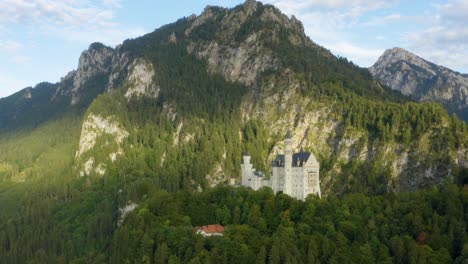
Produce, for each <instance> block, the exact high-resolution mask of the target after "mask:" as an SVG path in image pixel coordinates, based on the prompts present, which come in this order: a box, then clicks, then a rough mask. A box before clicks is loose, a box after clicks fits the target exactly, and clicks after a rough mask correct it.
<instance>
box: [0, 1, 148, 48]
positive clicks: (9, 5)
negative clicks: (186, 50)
mask: <svg viewBox="0 0 468 264" xmlns="http://www.w3.org/2000/svg"><path fill="white" fill-rule="evenodd" d="M119 8H121V1H120V0H103V1H90V0H80V1H76V0H35V1H30V0H3V1H1V2H0V23H2V24H10V25H19V26H23V27H29V28H30V30H31V31H33V32H36V33H37V32H38V31H39V32H40V33H42V34H44V35H49V36H55V37H60V38H63V39H66V40H70V41H79V42H82V43H90V42H94V41H98V40H99V41H102V42H104V43H106V44H110V45H116V44H118V43H120V42H121V41H122V40H123V39H124V38H127V37H134V36H135V34H142V33H143V32H144V30H143V29H142V28H129V27H125V26H122V25H120V24H119V23H117V22H116V20H115V13H116V11H117V10H118V9H119Z"/></svg>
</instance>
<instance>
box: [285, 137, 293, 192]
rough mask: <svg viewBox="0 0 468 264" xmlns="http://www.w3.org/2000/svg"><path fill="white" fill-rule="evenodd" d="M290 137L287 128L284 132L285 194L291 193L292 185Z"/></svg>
mask: <svg viewBox="0 0 468 264" xmlns="http://www.w3.org/2000/svg"><path fill="white" fill-rule="evenodd" d="M292 156H293V150H292V138H291V131H289V130H288V133H286V138H285V139H284V190H283V192H284V193H285V194H288V195H289V196H294V195H293V192H292V190H293V186H292V182H293V181H292V165H293V164H292V161H293V159H292Z"/></svg>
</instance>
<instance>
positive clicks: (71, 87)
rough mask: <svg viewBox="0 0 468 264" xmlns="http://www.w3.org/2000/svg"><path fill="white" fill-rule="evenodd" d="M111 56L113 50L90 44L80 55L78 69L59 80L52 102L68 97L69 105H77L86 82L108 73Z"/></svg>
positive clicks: (97, 44) (99, 44)
mask: <svg viewBox="0 0 468 264" xmlns="http://www.w3.org/2000/svg"><path fill="white" fill-rule="evenodd" d="M113 56H114V49H113V48H111V47H108V46H105V45H104V44H102V43H97V42H96V43H92V44H91V45H90V46H89V48H88V49H87V50H85V51H83V52H82V53H81V55H80V58H79V60H78V68H77V69H76V70H73V71H70V72H69V73H68V74H67V75H66V76H65V77H63V78H62V79H61V80H60V83H59V86H58V88H57V91H56V93H55V95H54V97H53V98H52V100H61V98H63V97H70V98H71V99H70V100H71V101H70V104H71V105H76V104H78V103H79V102H80V100H81V90H82V89H83V87H84V84H85V83H86V82H87V81H89V80H91V79H92V78H95V77H97V76H99V75H105V74H109V73H110V71H111V69H112V58H113Z"/></svg>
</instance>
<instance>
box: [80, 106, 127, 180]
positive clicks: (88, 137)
mask: <svg viewBox="0 0 468 264" xmlns="http://www.w3.org/2000/svg"><path fill="white" fill-rule="evenodd" d="M128 135H129V133H128V132H127V131H126V130H125V129H124V128H123V127H122V126H121V125H120V124H119V123H118V122H117V121H116V120H115V119H114V118H113V117H107V118H104V117H102V116H100V115H95V114H93V113H91V114H89V115H88V117H87V118H86V119H85V121H84V122H83V125H82V129H81V135H80V143H79V146H78V150H77V152H76V159H77V160H78V161H79V160H80V159H81V160H86V161H85V162H84V164H83V165H82V169H81V171H80V175H81V176H85V175H90V174H91V173H92V171H93V170H94V172H96V174H97V175H101V176H102V175H104V174H105V172H106V165H105V164H104V163H102V162H109V161H110V162H114V161H115V160H116V159H117V157H118V156H120V155H122V154H123V150H122V141H123V140H124V139H125V138H126V137H128ZM98 140H101V142H103V143H101V145H99V146H98V148H99V149H100V150H104V149H105V150H106V151H107V152H111V153H110V154H109V156H105V157H96V158H95V157H94V155H93V154H92V153H91V154H90V153H89V152H90V151H91V150H92V149H93V148H94V147H95V145H96V143H97V142H98ZM98 159H99V160H98ZM96 160H98V161H100V162H101V163H99V165H98V166H97V167H94V164H95V161H96Z"/></svg>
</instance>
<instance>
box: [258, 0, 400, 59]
mask: <svg viewBox="0 0 468 264" xmlns="http://www.w3.org/2000/svg"><path fill="white" fill-rule="evenodd" d="M265 2H266V3H269V4H273V5H274V6H276V7H277V8H279V9H280V10H281V11H282V12H284V13H285V14H287V15H294V16H296V17H297V18H298V19H299V20H301V21H302V23H303V24H304V29H305V32H306V34H307V35H308V36H309V37H310V38H311V39H312V40H313V41H314V42H316V43H318V44H319V45H323V46H324V47H325V48H327V49H330V50H331V51H332V52H333V53H334V54H337V55H340V56H345V57H347V58H348V59H350V60H352V61H353V62H355V63H357V64H358V65H361V66H370V65H372V64H373V63H374V62H375V61H376V60H377V58H378V57H379V56H380V55H381V54H382V52H383V50H384V49H385V48H378V49H376V48H372V47H369V45H368V44H365V43H364V41H362V40H360V39H359V40H356V37H355V36H354V35H352V31H353V30H354V29H355V28H356V27H358V26H361V25H362V24H363V23H364V22H365V21H364V22H363V21H362V20H363V17H364V16H365V15H367V14H369V13H371V12H373V11H376V10H380V9H384V8H387V7H390V6H393V5H395V4H397V3H398V1H396V0H375V1H368V0H306V1H304V0H266V1H265ZM396 16H397V14H393V16H389V17H388V19H396ZM363 43H364V44H363Z"/></svg>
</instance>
